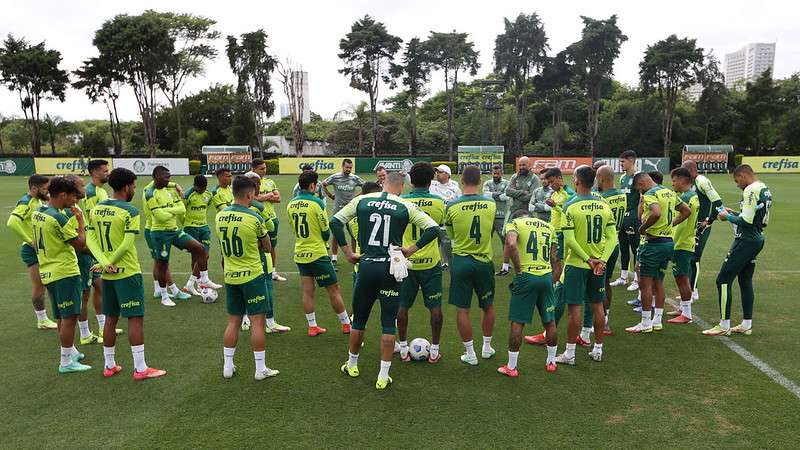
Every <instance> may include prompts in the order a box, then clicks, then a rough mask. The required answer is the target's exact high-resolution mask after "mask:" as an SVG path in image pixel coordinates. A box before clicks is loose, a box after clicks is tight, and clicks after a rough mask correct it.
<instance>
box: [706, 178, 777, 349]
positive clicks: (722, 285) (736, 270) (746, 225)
mask: <svg viewBox="0 0 800 450" xmlns="http://www.w3.org/2000/svg"><path fill="white" fill-rule="evenodd" d="M733 179H734V180H735V181H736V186H738V187H739V189H741V190H742V191H743V192H742V211H741V212H736V211H733V210H732V209H729V208H725V209H720V212H719V216H718V217H719V220H723V221H728V222H730V223H732V224H733V225H734V226H735V229H736V232H735V233H736V235H735V238H734V240H733V245H731V249H730V250H729V251H728V255H727V256H726V257H725V261H724V262H723V263H722V267H721V268H720V269H719V274H718V275H717V295H718V299H719V312H720V320H719V324H717V325H714V327H712V328H709V329H708V330H704V331H703V334H705V335H707V336H719V335H725V336H727V335H728V334H730V333H741V334H744V335H747V336H749V335H750V334H752V332H753V304H754V303H755V300H756V298H755V292H754V291H753V273H754V272H755V270H756V258H757V257H758V254H759V253H761V250H762V249H763V248H764V228H766V227H767V224H768V223H769V210H770V208H771V207H772V193H771V192H770V190H769V188H768V187H767V185H766V184H764V183H763V182H761V181H759V180H758V178H756V175H755V173H753V168H752V167H750V166H749V165H747V164H742V165H740V166H739V167H737V168H736V169H735V170H734V171H733ZM737 278H738V279H739V290H740V291H741V296H742V323H741V324H739V325H737V326H735V327H731V326H730V325H731V303H732V302H733V294H732V292H731V290H732V289H733V280H735V279H737Z"/></svg>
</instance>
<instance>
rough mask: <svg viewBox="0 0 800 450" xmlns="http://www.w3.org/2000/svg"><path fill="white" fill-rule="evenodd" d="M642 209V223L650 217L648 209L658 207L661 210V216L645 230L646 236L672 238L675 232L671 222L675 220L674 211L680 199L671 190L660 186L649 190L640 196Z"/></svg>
mask: <svg viewBox="0 0 800 450" xmlns="http://www.w3.org/2000/svg"><path fill="white" fill-rule="evenodd" d="M642 202H643V204H644V209H643V210H642V223H644V222H646V221H647V219H648V218H649V217H650V207H651V206H653V205H656V204H657V205H658V206H659V207H660V209H661V216H660V217H659V218H658V220H656V222H655V223H654V224H652V225H650V227H649V228H648V229H647V230H645V233H646V234H647V236H651V237H657V238H672V237H673V236H674V232H675V230H674V229H673V228H674V227H673V226H672V220H673V219H674V218H675V210H676V209H677V206H678V204H679V203H681V199H680V197H678V194H676V193H675V191H673V190H672V189H667V188H665V187H664V186H661V185H660V184H657V185H655V186H653V187H652V188H650V190H648V191H647V192H645V193H644V195H643V196H642Z"/></svg>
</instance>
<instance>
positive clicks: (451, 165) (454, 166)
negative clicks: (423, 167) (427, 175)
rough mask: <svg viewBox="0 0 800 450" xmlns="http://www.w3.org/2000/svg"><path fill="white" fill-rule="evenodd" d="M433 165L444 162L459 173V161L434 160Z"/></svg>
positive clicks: (451, 169) (436, 165)
mask: <svg viewBox="0 0 800 450" xmlns="http://www.w3.org/2000/svg"><path fill="white" fill-rule="evenodd" d="M431 164H433V167H434V168H436V167H439V166H440V165H442V164H444V165H445V166H447V167H449V168H450V171H451V172H453V173H458V163H456V162H455V161H432V162H431Z"/></svg>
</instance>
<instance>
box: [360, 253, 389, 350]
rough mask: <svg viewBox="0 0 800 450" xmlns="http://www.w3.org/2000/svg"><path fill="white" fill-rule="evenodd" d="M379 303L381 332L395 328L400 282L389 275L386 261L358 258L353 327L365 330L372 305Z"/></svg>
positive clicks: (385, 332)
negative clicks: (361, 259)
mask: <svg viewBox="0 0 800 450" xmlns="http://www.w3.org/2000/svg"><path fill="white" fill-rule="evenodd" d="M375 301H378V302H379V303H380V305H381V332H382V333H383V334H392V335H393V334H395V333H396V332H397V324H396V321H397V310H399V309H400V283H398V282H397V280H395V279H394V276H392V275H389V263H388V262H377V261H361V262H360V263H359V264H358V278H357V279H356V285H355V287H354V288H353V329H354V330H359V331H364V330H365V329H366V327H367V321H368V320H369V316H370V313H371V312H372V306H373V305H374V304H375Z"/></svg>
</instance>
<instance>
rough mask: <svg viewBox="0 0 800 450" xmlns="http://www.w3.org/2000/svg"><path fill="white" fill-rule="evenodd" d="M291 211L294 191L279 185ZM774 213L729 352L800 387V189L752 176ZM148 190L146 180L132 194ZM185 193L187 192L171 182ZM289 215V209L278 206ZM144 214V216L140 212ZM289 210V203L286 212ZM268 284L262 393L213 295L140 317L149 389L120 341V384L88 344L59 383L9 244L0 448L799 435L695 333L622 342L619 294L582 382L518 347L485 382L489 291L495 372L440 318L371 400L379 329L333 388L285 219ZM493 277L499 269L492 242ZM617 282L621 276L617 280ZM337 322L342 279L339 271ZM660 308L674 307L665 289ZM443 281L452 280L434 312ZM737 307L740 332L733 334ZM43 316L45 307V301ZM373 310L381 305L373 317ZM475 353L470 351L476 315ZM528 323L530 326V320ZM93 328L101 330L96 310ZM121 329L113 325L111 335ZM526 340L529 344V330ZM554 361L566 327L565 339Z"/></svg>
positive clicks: (741, 369)
mask: <svg viewBox="0 0 800 450" xmlns="http://www.w3.org/2000/svg"><path fill="white" fill-rule="evenodd" d="M275 178H276V180H277V182H278V186H279V188H280V190H281V192H282V194H283V195H284V199H287V200H288V197H289V195H290V192H291V188H292V185H293V184H294V182H295V180H296V178H295V177H294V176H277V177H275ZM761 179H762V180H763V181H764V182H766V183H767V185H769V186H770V188H771V189H772V193H773V195H774V198H775V203H774V206H773V210H772V217H771V221H770V226H769V228H768V229H767V230H766V234H767V243H766V247H765V249H764V251H763V252H762V253H761V255H760V256H759V261H758V266H757V270H756V279H755V288H756V305H755V317H754V321H753V324H754V334H753V335H752V336H749V337H744V336H737V337H733V338H732V339H733V340H734V341H735V342H736V343H738V344H740V345H741V346H743V347H744V348H746V349H747V350H748V351H749V352H751V353H752V354H753V355H755V356H756V357H757V358H759V359H760V360H762V361H763V362H764V363H766V364H768V365H769V366H771V367H772V368H774V369H775V370H777V371H778V372H780V373H781V374H783V375H785V376H786V377H787V378H788V379H789V380H791V381H793V382H794V383H795V384H800V360H798V355H800V339H798V338H799V337H800V334H798V331H797V329H798V315H797V310H796V308H795V304H796V303H795V302H796V298H797V292H796V291H794V289H795V288H796V287H797V286H798V281H799V280H800V256H798V248H800V237H798V235H797V233H796V230H797V228H796V225H797V219H798V218H800V214H799V213H798V211H800V187H798V183H797V181H798V180H799V179H800V178H799V177H797V176H794V175H775V176H763V177H761ZM147 181H148V180H146V179H140V180H139V182H138V184H139V185H140V186H143V185H144V184H146V183H147ZM178 181H179V182H180V183H181V184H182V185H183V186H185V187H188V186H189V185H190V184H191V181H190V178H189V177H179V178H178ZM712 181H713V182H714V184H715V186H716V188H717V189H718V190H719V192H720V194H721V195H722V197H723V200H724V201H725V204H726V205H731V206H735V205H736V204H738V201H739V199H740V198H741V191H739V190H738V189H737V188H736V186H735V184H734V183H733V180H732V178H731V177H730V176H728V175H724V176H722V175H717V176H713V177H712ZM25 183H26V181H25V179H24V178H21V177H2V178H0V211H1V213H0V216H1V217H0V220H2V223H3V224H4V223H5V221H6V220H7V218H8V215H9V212H10V210H11V207H12V206H13V205H14V204H15V202H16V201H17V200H18V198H19V197H21V196H22V195H23V193H24V192H25V191H26V184H25ZM287 200H284V202H285V201H287ZM134 202H135V204H136V205H137V206H138V205H140V199H139V197H138V196H137V198H136V199H135V200H134ZM284 204H285V203H284ZM277 209H278V211H279V214H280V218H281V228H280V238H279V245H278V251H279V255H280V257H279V262H278V269H279V270H280V271H287V272H289V273H288V274H287V278H288V281H287V282H285V283H276V284H275V308H276V318H277V319H278V321H279V322H280V323H282V324H284V325H289V326H291V327H292V332H291V333H289V334H286V335H281V336H275V335H268V336H267V364H268V365H269V366H270V367H273V368H277V369H279V370H280V371H281V375H280V376H278V377H277V378H274V379H269V380H265V381H262V382H256V381H254V380H253V378H252V373H253V370H254V367H253V360H252V353H251V351H250V346H249V341H248V335H247V334H246V333H243V334H242V336H241V340H240V344H239V349H238V351H237V355H236V364H237V366H238V369H239V371H238V373H237V375H236V376H235V377H234V378H233V379H231V380H224V379H223V378H222V376H221V370H222V332H223V329H224V327H225V322H226V314H225V302H224V294H221V296H220V299H219V300H218V301H217V303H215V304H212V305H206V304H201V303H200V301H199V300H197V299H193V300H192V301H190V302H188V303H186V302H183V303H179V305H178V306H177V307H175V308H172V309H167V308H163V307H161V306H160V305H159V304H158V302H157V301H156V300H148V301H147V307H146V311H147V314H146V320H145V330H146V331H145V343H146V355H147V362H148V364H150V365H152V366H155V367H159V368H164V369H166V370H167V371H168V375H167V376H166V377H165V378H163V379H160V380H152V381H148V382H141V383H140V382H136V383H135V382H133V381H132V379H131V376H130V375H131V368H132V360H131V356H130V349H129V347H128V345H127V340H126V336H122V337H121V339H119V340H118V342H117V362H118V363H119V364H121V365H123V367H124V371H123V373H122V374H120V375H119V376H117V377H115V378H112V379H108V380H106V379H104V378H102V375H101V368H102V364H103V356H102V349H101V348H100V346H99V345H87V346H79V348H80V349H81V351H82V352H84V353H86V355H87V363H88V364H91V365H93V366H94V368H93V369H92V370H91V371H89V372H86V373H83V374H70V375H61V376H59V375H58V374H57V372H56V368H57V364H58V344H57V337H56V333H54V332H48V331H39V330H36V329H35V327H34V325H35V320H34V319H35V318H34V315H33V312H32V308H31V306H30V287H29V280H28V277H27V274H26V273H25V267H24V265H23V263H22V262H21V260H20V259H19V244H18V242H17V239H16V237H14V236H13V235H12V233H11V232H10V231H9V230H8V229H7V228H6V227H2V231H0V238H1V239H2V241H1V242H2V243H3V244H2V247H0V273H2V274H3V275H2V280H3V282H2V284H3V292H4V293H3V295H2V297H3V301H2V302H0V317H1V318H2V332H0V348H2V350H3V352H2V355H3V357H2V359H0V386H2V389H1V390H0V392H2V403H1V404H2V407H1V408H0V447H3V448H12V447H13V448H19V447H25V448H29V447H39V448H41V447H56V446H61V447H91V448H98V447H128V448H130V447H134V448H144V447H159V448H174V447H203V448H219V447H234V446H236V447H255V446H261V447H304V448H308V447H312V446H319V447H395V448H397V447H431V448H444V447H448V448H452V447H461V448H463V447H468V446H469V447H483V448H486V447H548V448H554V447H563V448H576V447H584V448H597V447H730V446H734V447H747V448H752V447H760V448H763V447H791V446H794V445H796V441H797V431H796V427H795V424H796V423H797V422H798V420H800V398H798V397H797V396H795V395H794V394H792V393H790V392H789V391H788V390H787V389H786V388H784V387H782V386H780V385H779V384H777V383H776V382H774V381H773V380H772V379H770V378H769V377H767V376H766V375H765V374H764V373H762V372H761V371H759V370H758V369H757V368H756V367H754V366H753V365H751V364H750V363H748V362H746V361H745V360H744V359H743V358H742V357H740V356H739V355H737V354H736V353H734V352H733V351H731V350H730V349H729V348H728V347H727V346H725V345H724V344H723V342H721V341H720V340H719V339H717V338H708V337H705V336H701V335H700V328H699V327H698V326H697V325H686V326H671V325H666V327H665V330H664V331H663V332H661V333H654V334H652V335H645V336H640V335H627V334H626V333H625V332H624V330H623V328H624V327H625V326H628V325H632V324H634V323H636V322H637V321H638V318H639V317H638V315H637V314H635V313H633V312H631V310H630V308H628V307H627V305H625V304H624V302H625V301H626V300H629V299H630V298H631V297H632V296H631V295H630V294H629V293H627V292H625V291H624V290H622V289H621V288H617V289H616V291H615V293H614V294H615V296H614V300H615V303H614V304H613V305H612V309H611V311H612V313H611V316H610V317H611V326H612V328H613V330H614V331H615V332H616V335H615V336H612V337H609V338H607V341H606V345H605V352H604V360H603V362H602V363H600V364H597V363H594V362H592V361H590V360H589V359H588V358H587V356H586V353H587V350H586V349H579V350H578V354H577V357H578V358H577V362H578V364H577V366H575V367H563V366H562V367H559V369H558V372H557V373H556V374H548V373H546V372H545V371H544V359H545V356H546V352H545V349H544V348H538V347H533V346H529V345H525V344H523V348H522V351H521V354H520V363H519V368H520V373H521V375H520V378H518V379H508V378H505V377H502V376H500V375H499V374H497V373H496V372H495V370H496V368H497V367H498V366H499V365H501V364H504V363H505V360H506V340H507V338H508V322H507V320H506V319H507V312H508V299H509V293H508V288H507V286H508V283H510V281H511V278H510V277H506V278H498V279H497V295H496V297H495V305H496V307H497V318H498V320H497V325H496V327H495V332H494V343H493V345H494V347H495V348H496V349H497V355H496V356H495V358H493V359H491V360H481V361H480V365H479V366H477V367H471V366H465V365H464V364H462V363H461V362H459V360H458V357H459V355H460V354H461V353H462V350H463V347H462V345H461V342H460V339H459V337H458V333H457V331H456V326H455V320H454V319H455V309H454V308H453V307H451V306H450V305H447V304H445V306H444V314H445V324H444V330H443V338H442V350H441V351H442V354H443V360H442V362H441V363H439V364H437V365H430V364H427V363H402V362H400V361H399V360H398V359H395V363H394V364H393V366H392V377H393V378H394V381H395V383H394V384H393V385H392V386H391V388H390V389H389V390H387V391H376V390H375V388H374V382H375V377H376V375H377V372H378V359H379V358H378V336H379V332H380V330H379V327H378V326H377V322H376V317H372V318H371V320H370V324H369V325H368V330H367V336H366V342H367V344H366V347H365V348H364V350H363V352H362V354H361V358H360V365H359V367H360V368H361V377H360V378H358V379H350V378H347V377H345V376H343V375H342V374H341V373H339V370H338V369H339V366H340V365H341V364H342V362H343V361H345V359H346V357H347V347H346V339H347V338H346V337H345V336H343V335H341V334H340V333H339V332H338V329H339V327H338V321H337V320H336V317H335V315H334V314H333V312H332V310H331V308H330V306H329V304H328V301H327V298H326V297H325V295H324V293H323V292H318V293H317V318H318V321H319V323H320V325H321V326H325V327H328V329H329V332H328V334H326V335H323V336H320V337H317V338H308V337H306V336H305V318H304V316H303V311H302V305H301V300H300V299H301V293H300V287H299V279H298V276H297V274H296V271H297V269H296V267H295V265H294V263H293V262H292V253H293V252H292V248H293V238H292V234H291V230H290V229H289V227H288V218H287V217H286V211H285V208H284V207H278V208H277ZM731 240H732V231H731V228H730V226H729V225H728V224H727V223H721V222H719V223H717V224H715V226H714V230H713V234H712V236H711V239H710V241H709V243H708V246H707V249H706V253H705V255H704V260H703V267H702V269H703V272H702V274H701V278H700V292H701V299H700V300H699V301H698V302H696V303H695V304H694V308H693V309H694V312H695V314H696V315H699V316H700V317H702V318H703V319H705V320H706V321H708V322H711V323H713V322H715V321H716V320H717V300H716V289H715V287H714V278H715V276H716V271H717V269H718V268H719V266H720V264H721V262H722V259H723V258H724V255H725V252H726V251H727V248H728V247H729V245H730V243H731ZM137 245H138V249H139V256H140V260H141V262H142V269H143V271H144V273H145V294H146V297H147V298H148V299H149V295H150V294H151V293H152V290H151V289H152V277H151V276H150V275H149V272H150V271H151V261H150V259H149V257H148V255H149V254H148V252H147V250H146V246H145V243H144V240H143V238H141V237H140V238H139V240H138V242H137ZM494 245H495V263H496V264H498V263H499V262H500V252H499V249H500V247H499V242H498V241H496V240H495V244H494ZM211 252H212V253H211V254H212V257H211V262H210V267H211V271H212V279H214V280H216V281H218V282H221V281H222V274H221V270H220V265H219V261H220V256H219V253H218V249H217V245H216V243H215V244H214V246H213V248H212V251H211ZM173 255H174V256H173V259H172V262H171V268H172V270H173V273H175V274H176V275H175V281H176V283H177V284H178V285H179V286H182V285H183V283H185V281H186V278H187V276H188V275H186V272H188V269H189V257H188V254H186V253H183V252H174V253H173ZM617 270H618V269H617ZM339 278H340V285H341V286H342V290H343V295H344V297H345V302H346V304H348V311H349V310H350V307H349V305H350V303H351V297H350V296H351V292H352V289H351V286H352V278H351V268H350V267H349V264H347V263H346V262H340V263H339ZM667 281H668V282H667V286H668V293H669V294H670V296H674V295H675V294H676V291H677V289H676V288H675V286H674V283H673V282H672V280H671V279H668V280H667ZM448 282H449V280H448V275H447V274H446V275H445V298H446V297H447V284H448ZM738 302H739V297H738V292H735V299H734V308H733V310H734V317H733V321H734V323H738V320H739V319H740V318H741V306H740V304H739V303H738ZM47 305H48V311H49V310H50V307H49V300H48V303H47ZM376 308H377V306H376ZM474 309H475V310H474V311H473V317H474V322H473V323H474V324H475V327H474V331H475V332H476V335H475V338H476V345H480V331H479V327H478V325H477V324H478V322H477V320H478V313H477V308H474ZM536 320H538V317H537V318H535V319H534V321H536ZM90 323H91V326H92V328H95V327H96V321H95V320H94V311H93V310H91V311H90ZM120 324H121V325H122V327H123V328H125V327H126V324H125V322H124V320H121V321H120ZM540 328H541V327H540V326H539V325H538V324H534V326H533V327H529V328H528V329H527V330H526V331H529V332H533V331H539V330H540ZM409 335H410V336H409V337H410V338H413V337H418V336H421V337H426V338H430V330H429V325H428V314H427V310H425V308H424V307H423V306H422V302H421V301H418V302H417V304H416V306H415V307H414V308H413V309H412V311H411V325H410V333H409ZM559 337H560V343H559V344H560V345H559V351H561V350H563V345H564V339H565V337H566V328H565V327H563V328H562V330H560V336H559Z"/></svg>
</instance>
